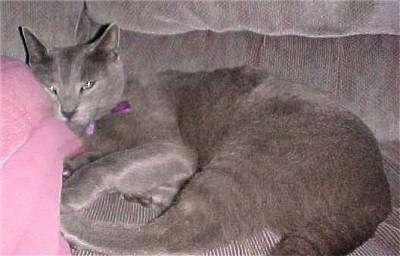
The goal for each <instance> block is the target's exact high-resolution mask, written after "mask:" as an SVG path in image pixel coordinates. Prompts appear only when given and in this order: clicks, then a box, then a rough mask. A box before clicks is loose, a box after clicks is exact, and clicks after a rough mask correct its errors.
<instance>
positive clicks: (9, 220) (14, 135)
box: [0, 57, 82, 255]
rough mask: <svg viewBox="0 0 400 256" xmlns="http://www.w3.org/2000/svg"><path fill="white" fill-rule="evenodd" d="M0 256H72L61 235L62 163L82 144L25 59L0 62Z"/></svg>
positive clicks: (7, 59)
mask: <svg viewBox="0 0 400 256" xmlns="http://www.w3.org/2000/svg"><path fill="white" fill-rule="evenodd" d="M0 75H1V84H0V92H1V94H0V124H1V129H0V145H1V147H0V188H1V190H0V191H1V194H0V225H1V226H0V230H1V231H0V232H1V234H0V238H1V242H0V246H1V248H0V254H14V255H21V254H37V255H44V254H47V255H49V254H52V255H54V254H70V252H69V247H68V245H67V243H66V242H65V240H64V239H63V238H62V237H61V235H60V231H59V209H60V191H61V181H62V177H61V173H62V162H63V159H64V158H65V157H67V156H71V155H73V154H76V153H78V152H80V151H81V150H82V145H81V142H80V141H79V140H78V138H77V137H75V135H74V134H73V133H72V132H70V130H69V129H68V128H67V127H66V125H65V124H63V123H62V122H60V121H58V120H57V119H56V118H55V117H53V116H52V109H51V103H50V101H49V99H48V96H47V95H46V93H45V92H44V90H43V88H41V87H42V85H40V83H39V82H38V81H37V80H36V79H35V78H34V76H33V75H32V73H31V71H30V69H29V67H28V66H26V65H25V64H24V63H22V62H21V61H18V60H15V59H12V58H8V57H1V58H0Z"/></svg>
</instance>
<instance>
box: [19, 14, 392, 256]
mask: <svg viewBox="0 0 400 256" xmlns="http://www.w3.org/2000/svg"><path fill="white" fill-rule="evenodd" d="M89 23H90V24H89ZM93 24H95V23H94V22H92V21H91V20H90V19H89V18H88V16H87V15H86V12H85V11H84V12H83V13H82V14H81V18H80V23H79V24H78V26H77V29H78V31H77V33H76V35H77V42H78V44H77V45H76V46H72V47H67V48H55V49H52V50H47V49H46V48H45V47H44V45H43V44H42V43H41V42H40V41H39V40H37V39H36V38H35V37H34V36H33V34H32V33H31V32H29V30H27V29H24V35H25V41H26V43H27V49H28V51H29V55H30V56H31V62H30V65H31V67H32V69H33V71H34V72H35V74H36V75H37V77H38V78H39V79H40V80H41V81H42V82H43V84H44V85H45V86H46V87H47V88H49V87H50V86H55V87H56V88H57V90H58V92H59V94H58V96H57V95H55V94H54V93H52V92H51V91H49V90H48V92H49V95H51V97H52V99H53V102H54V109H55V112H56V113H57V114H58V116H60V118H62V119H63V120H65V118H64V117H62V116H61V115H60V109H65V110H67V111H71V109H73V108H75V107H76V108H77V112H76V114H74V116H73V117H72V118H71V119H70V120H69V124H70V125H71V126H73V127H74V129H75V130H76V132H77V133H79V134H80V135H81V136H82V139H83V140H84V142H85V145H86V147H87V152H86V153H85V154H84V155H82V156H79V157H77V158H76V159H73V160H72V161H70V168H72V169H74V173H73V174H72V176H71V177H70V178H68V179H67V180H66V181H65V183H64V184H63V192H62V208H63V209H62V226H63V231H64V234H65V236H66V238H67V239H69V240H70V241H71V242H73V243H76V244H78V245H80V246H83V247H88V248H91V249H94V250H97V251H101V252H106V253H116V254H132V253H138V254H153V255H154V254H171V253H180V254H198V253H201V252H203V251H206V250H209V249H213V248H215V247H217V246H219V245H221V244H223V243H225V242H228V241H232V240H235V239H240V238H243V237H248V236H250V235H252V234H254V233H255V232H257V231H258V230H260V229H261V228H263V229H264V228H267V229H269V230H271V231H272V232H275V233H277V234H279V235H280V236H282V240H281V241H280V242H279V244H278V245H277V247H276V248H275V249H274V250H273V251H272V254H273V255H343V254H346V253H348V252H350V251H352V250H354V249H355V248H356V247H357V246H359V245H360V244H361V243H362V242H364V241H366V240H367V239H368V238H369V237H371V236H372V235H373V233H374V231H375V229H376V227H377V225H378V224H379V223H380V222H381V221H383V220H384V219H385V218H386V216H387V214H388V212H389V210H390V196H389V188H388V184H387V181H386V178H385V175H384V172H383V168H382V159H381V155H380V152H379V149H378V146H377V142H376V140H375V138H374V137H373V135H372V133H371V131H370V130H369V129H368V128H367V127H366V126H365V125H364V124H363V123H362V121H361V120H360V119H359V118H357V117H356V116H354V115H353V114H352V113H350V112H349V111H347V110H345V109H343V108H341V107H339V106H337V105H336V104H335V103H334V102H332V101H331V100H329V99H328V98H326V97H324V96H322V95H321V94H319V93H318V92H315V91H313V90H311V89H309V88H308V87H305V86H302V85H298V84H295V83H292V82H286V81H283V80H280V79H277V78H275V77H273V76H272V75H270V74H268V73H267V72H266V71H263V70H259V69H255V68H249V67H241V68H234V69H221V70H216V71H213V72H196V73H181V72H176V71H168V72H164V73H159V74H153V75H151V76H144V77H131V76H130V72H129V70H130V69H132V68H134V67H131V66H130V65H129V61H121V59H120V56H121V57H124V59H126V60H129V55H128V54H129V51H133V50H134V46H133V45H130V44H129V31H123V30H122V31H120V30H119V29H118V27H117V26H116V25H111V26H109V27H108V28H107V29H106V30H105V32H104V33H103V34H102V35H101V36H100V37H99V38H98V39H94V40H92V39H91V37H90V35H92V34H93V33H94V29H93ZM120 32H121V33H122V36H121V43H119V41H120V40H119V33H120ZM88 40H89V41H88ZM119 44H121V47H119ZM124 74H125V77H124ZM88 79H92V80H96V81H97V82H96V85H95V86H94V87H93V88H92V89H90V92H88V93H87V94H85V95H83V94H79V93H78V91H79V88H80V87H81V86H82V85H83V83H84V82H85V80H88ZM126 81H127V82H126ZM122 90H124V92H123V93H122ZM126 99H127V100H129V101H130V102H131V103H132V105H133V106H140V107H139V108H134V109H133V111H132V112H131V113H130V114H128V115H126V116H123V117H116V116H112V115H110V114H109V112H110V110H111V109H112V107H113V106H114V105H115V104H116V103H117V102H118V101H120V100H126ZM94 120H97V127H98V129H97V131H96V133H95V134H94V136H93V137H90V138H88V137H87V136H86V135H85V134H84V133H83V132H82V130H83V128H84V127H85V125H87V124H88V123H89V122H90V121H94ZM71 166H72V167H71ZM183 184H185V185H184V186H183ZM110 191H120V192H123V193H126V194H129V195H133V196H135V197H138V198H140V200H142V201H144V202H147V203H149V204H150V205H149V207H151V206H152V205H157V206H159V207H162V208H163V209H164V210H165V211H164V212H163V214H162V215H161V216H160V217H158V218H157V219H155V220H154V221H153V222H152V223H150V224H147V225H145V226H143V227H141V228H140V229H137V228H134V227H120V226H106V225H100V224H99V225H96V226H90V225H89V224H88V223H87V222H85V219H83V218H78V217H77V216H79V215H76V211H77V210H79V209H82V208H84V207H87V206H88V205H89V204H90V203H91V202H93V201H94V200H96V198H98V197H99V196H100V195H101V194H102V193H105V192H110ZM178 192H179V193H178ZM177 194H178V195H177Z"/></svg>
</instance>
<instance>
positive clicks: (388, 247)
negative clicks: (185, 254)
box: [0, 1, 400, 256]
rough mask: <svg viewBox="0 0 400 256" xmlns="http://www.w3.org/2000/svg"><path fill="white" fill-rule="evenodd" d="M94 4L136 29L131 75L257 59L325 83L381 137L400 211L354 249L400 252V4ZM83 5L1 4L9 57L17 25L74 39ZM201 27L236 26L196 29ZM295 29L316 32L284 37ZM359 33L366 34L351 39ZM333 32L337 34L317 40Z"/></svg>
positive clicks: (261, 237)
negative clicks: (365, 241)
mask: <svg viewBox="0 0 400 256" xmlns="http://www.w3.org/2000/svg"><path fill="white" fill-rule="evenodd" d="M88 6H89V13H90V15H91V16H92V17H94V18H95V20H97V21H98V22H110V21H112V22H117V23H119V25H121V26H122V27H123V28H127V29H130V30H133V31H136V33H135V32H133V34H131V36H130V40H132V41H131V44H130V45H124V46H123V47H127V48H129V49H131V50H130V53H129V55H126V56H122V58H125V59H126V60H127V61H129V62H130V63H132V64H133V67H134V68H133V69H132V70H131V73H133V74H135V73H143V72H155V71H162V70H166V69H177V70H182V71H197V70H212V69H216V68H221V67H227V66H228V67H233V66H238V65H243V64H249V65H255V66H260V67H264V68H266V69H267V70H269V71H270V72H271V73H273V74H275V75H277V76H280V77H282V78H286V79H288V80H293V81H297V82H299V83H304V84H308V85H310V86H312V87H315V88H319V89H321V90H323V91H325V93H326V94H328V95H330V96H332V97H333V98H335V99H337V100H338V101H339V102H341V103H342V104H343V105H345V106H346V107H347V108H349V109H350V110H352V111H353V112H354V113H356V114H357V115H359V116H360V117H361V118H362V119H363V121H364V122H365V123H366V124H367V125H368V126H369V127H370V128H371V130H372V131H373V132H374V134H375V135H376V136H377V138H378V139H379V141H380V142H381V143H382V144H381V145H382V147H381V149H382V152H383V154H384V155H385V170H386V173H387V177H388V180H389V183H390V187H391V191H392V199H393V207H394V209H393V212H392V214H391V215H390V216H389V218H388V219H387V220H386V221H385V222H384V223H382V224H381V225H380V227H379V229H378V231H377V233H376V236H375V237H374V238H372V239H370V240H369V241H368V242H367V243H365V244H364V245H363V246H361V247H360V248H358V249H357V250H356V251H355V252H354V253H353V254H352V255H357V256H376V255H396V253H397V252H399V251H400V245H399V241H400V225H399V223H400V210H399V195H400V163H399V155H400V151H399V139H400V135H399V124H400V119H399V109H400V106H399V95H400V69H399V58H400V51H399V50H400V36H399V34H400V30H399V23H400V22H399V17H400V16H399V2H398V1H325V2H324V1H322V2H321V1H319V2H318V1H309V2H298V1H297V2H296V1H295V2H291V3H287V2H286V3H285V4H282V3H279V2H276V1H274V2H271V1H264V2H261V1H252V2H247V3H244V2H242V3H239V2H236V3H233V2H231V3H215V2H204V3H194V2H181V3H173V2H169V3H165V2H164V3H161V2H158V3H157V2H152V3H151V2H147V1H141V2H132V1H120V2H112V3H111V2H108V1H101V2H100V1H93V2H89V3H88ZM81 8H82V2H78V1H77V2H73V1H50V2H33V1H2V2H0V9H1V17H0V19H1V24H2V25H1V49H0V50H1V54H2V55H8V56H14V57H17V58H20V59H23V58H24V53H23V47H22V43H21V40H20V38H19V35H18V33H17V26H19V25H25V26H29V27H31V28H32V29H33V31H35V32H36V33H37V35H38V36H39V37H40V38H41V39H42V40H43V41H44V42H45V43H46V44H47V45H50V46H54V45H57V46H66V45H71V44H73V43H74V39H73V31H74V27H75V24H76V21H77V19H78V16H79V13H80V11H81ZM199 29H200V30H204V29H210V30H215V31H226V30H235V31H236V32H225V33H215V32H212V31H193V30H199ZM187 31H189V32H188V33H183V34H177V33H182V32H187ZM250 31H253V32H250ZM137 32H147V33H148V34H143V33H137ZM254 32H258V33H254ZM161 33H167V34H170V35H160V34H161ZM287 34H295V35H306V36H308V37H300V36H276V35H287ZM353 34H368V35H355V36H348V35H353ZM271 35H274V36H271ZM326 36H336V38H310V37H326ZM338 36H340V37H339V38H338ZM155 215H157V212H152V211H150V210H149V209H146V208H143V207H142V206H140V205H136V204H133V203H128V202H125V201H124V200H121V198H120V197H119V195H117V194H113V195H107V196H105V197H104V198H102V199H101V200H99V201H97V202H96V204H95V205H94V206H93V207H92V208H91V209H89V210H88V211H86V212H85V216H86V217H87V218H89V219H92V220H96V221H110V222H119V223H131V224H133V223H137V224H143V223H145V222H147V221H149V220H150V219H152V218H153V217H154V216H155ZM278 240H279V237H276V236H275V235H274V234H269V233H266V232H264V231H263V230H260V231H258V232H257V233H256V234H255V236H254V237H250V238H248V239H246V240H245V241H232V243H231V244H227V245H221V247H220V248H216V249H215V250H213V251H209V252H205V254H206V255H255V254H260V255H265V254H267V253H268V250H269V249H270V248H271V246H272V245H273V244H274V243H276V242H277V241H278ZM73 252H74V254H76V255H92V254H93V252H90V251H86V250H76V249H74V250H73Z"/></svg>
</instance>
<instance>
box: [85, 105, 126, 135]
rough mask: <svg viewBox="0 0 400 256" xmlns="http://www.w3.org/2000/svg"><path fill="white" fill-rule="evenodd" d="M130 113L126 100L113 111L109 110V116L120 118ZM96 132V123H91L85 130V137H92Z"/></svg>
mask: <svg viewBox="0 0 400 256" xmlns="http://www.w3.org/2000/svg"><path fill="white" fill-rule="evenodd" d="M131 111H132V107H131V104H129V102H128V101H127V100H124V101H121V102H120V103H118V104H117V105H116V106H115V107H114V108H113V109H111V114H113V115H115V116H122V115H124V114H127V113H129V112H131ZM95 131H96V122H95V121H91V122H90V123H89V124H88V125H87V126H86V129H85V132H86V134H87V136H89V137H90V136H92V135H93V134H94V132H95Z"/></svg>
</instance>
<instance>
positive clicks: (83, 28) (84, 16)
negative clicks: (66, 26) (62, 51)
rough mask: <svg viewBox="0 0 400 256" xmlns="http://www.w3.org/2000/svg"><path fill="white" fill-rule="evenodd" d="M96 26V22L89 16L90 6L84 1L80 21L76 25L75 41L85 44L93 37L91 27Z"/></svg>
mask: <svg viewBox="0 0 400 256" xmlns="http://www.w3.org/2000/svg"><path fill="white" fill-rule="evenodd" d="M94 26H95V23H94V22H93V21H92V19H91V18H90V17H89V14H88V8H87V4H86V2H84V3H83V8H82V11H81V13H80V14H79V19H78V23H77V24H76V27H75V41H76V43H77V44H83V43H87V42H89V40H90V39H91V28H92V27H94Z"/></svg>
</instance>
